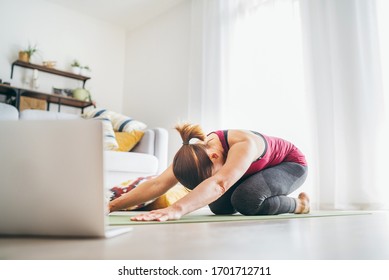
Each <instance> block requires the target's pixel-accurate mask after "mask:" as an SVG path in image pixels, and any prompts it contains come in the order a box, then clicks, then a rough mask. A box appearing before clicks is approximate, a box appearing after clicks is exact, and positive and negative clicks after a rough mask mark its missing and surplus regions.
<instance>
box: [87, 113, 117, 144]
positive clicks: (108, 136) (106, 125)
mask: <svg viewBox="0 0 389 280" xmlns="http://www.w3.org/2000/svg"><path fill="white" fill-rule="evenodd" d="M93 120H97V121H101V123H102V124H103V135H104V138H103V140H104V150H107V151H113V150H116V149H117V148H119V144H118V142H117V141H116V137H115V132H114V131H113V127H112V124H111V121H110V120H109V119H107V118H103V117H98V118H94V119H93Z"/></svg>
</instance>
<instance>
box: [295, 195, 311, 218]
mask: <svg viewBox="0 0 389 280" xmlns="http://www.w3.org/2000/svg"><path fill="white" fill-rule="evenodd" d="M296 202H297V207H296V210H295V211H294V213H295V214H308V213H309V211H310V210H311V207H310V206H309V197H308V195H307V194H306V193H305V192H302V193H300V194H299V195H298V197H297V199H296Z"/></svg>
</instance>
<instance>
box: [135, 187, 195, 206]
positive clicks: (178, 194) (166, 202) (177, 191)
mask: <svg viewBox="0 0 389 280" xmlns="http://www.w3.org/2000/svg"><path fill="white" fill-rule="evenodd" d="M189 192H190V190H188V189H187V188H185V187H184V186H183V185H181V184H177V185H175V186H174V187H173V188H171V189H170V190H168V191H167V192H166V193H165V194H163V195H161V196H160V197H158V198H157V199H156V200H155V201H153V202H152V203H150V204H149V205H145V207H144V208H142V210H145V211H151V210H156V209H161V208H166V207H169V206H170V205H172V204H173V203H175V202H176V201H177V200H180V199H181V198H183V197H184V196H186V195H187V194H188V193H189Z"/></svg>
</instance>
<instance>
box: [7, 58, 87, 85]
mask: <svg viewBox="0 0 389 280" xmlns="http://www.w3.org/2000/svg"><path fill="white" fill-rule="evenodd" d="M14 66H19V67H23V68H28V69H36V70H39V71H42V72H46V73H50V74H54V75H58V76H62V77H67V78H71V79H75V80H80V81H83V87H84V86H85V82H86V81H87V80H89V79H90V77H86V76H82V75H77V74H74V73H71V72H66V71H62V70H57V69H54V68H49V67H46V66H43V65H38V64H33V63H29V62H24V61H21V60H16V61H15V62H14V63H12V68H11V79H12V77H13V72H14Z"/></svg>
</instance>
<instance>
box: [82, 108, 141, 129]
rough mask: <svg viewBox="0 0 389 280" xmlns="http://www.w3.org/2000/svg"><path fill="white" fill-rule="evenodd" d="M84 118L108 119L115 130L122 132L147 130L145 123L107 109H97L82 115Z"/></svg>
mask: <svg viewBox="0 0 389 280" xmlns="http://www.w3.org/2000/svg"><path fill="white" fill-rule="evenodd" d="M82 117H83V118H86V119H91V118H96V117H104V118H108V119H110V120H111V122H112V126H113V129H114V130H115V131H120V132H131V131H133V130H145V129H146V128H147V125H146V124H144V123H143V122H140V121H137V120H134V119H132V118H130V117H128V116H125V115H122V114H119V113H116V112H113V111H109V110H106V109H101V108H96V109H93V110H90V111H88V112H86V113H84V114H83V115H82Z"/></svg>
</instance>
